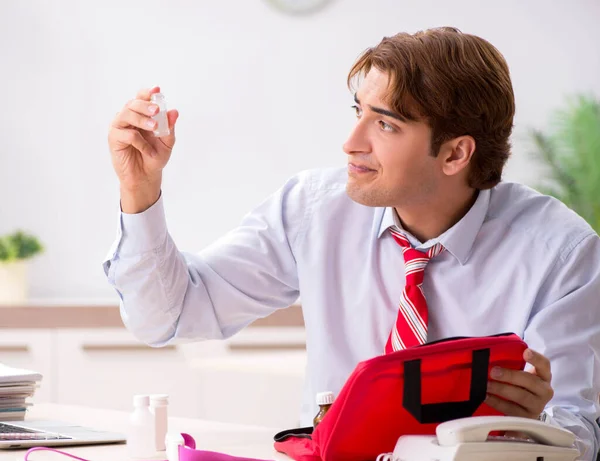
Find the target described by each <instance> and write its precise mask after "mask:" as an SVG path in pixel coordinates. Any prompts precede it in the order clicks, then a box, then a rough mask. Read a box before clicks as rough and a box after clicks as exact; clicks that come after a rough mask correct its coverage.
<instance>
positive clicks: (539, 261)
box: [104, 28, 600, 460]
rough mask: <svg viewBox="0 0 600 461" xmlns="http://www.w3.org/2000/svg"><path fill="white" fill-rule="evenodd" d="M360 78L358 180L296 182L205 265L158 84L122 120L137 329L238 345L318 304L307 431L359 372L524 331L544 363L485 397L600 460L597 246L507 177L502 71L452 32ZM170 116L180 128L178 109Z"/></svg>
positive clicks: (408, 43) (125, 262)
mask: <svg viewBox="0 0 600 461" xmlns="http://www.w3.org/2000/svg"><path fill="white" fill-rule="evenodd" d="M348 82H349V84H350V85H352V84H353V83H354V82H358V83H359V85H358V89H357V91H356V93H355V106H354V110H355V111H356V116H357V121H356V125H355V127H354V129H353V131H352V133H351V134H350V136H349V138H348V140H347V141H346V143H345V144H344V151H345V153H346V154H347V155H348V165H347V168H344V169H343V170H323V171H308V172H303V173H300V174H298V175H297V176H295V177H293V178H291V179H290V180H289V181H288V182H287V183H286V184H285V185H284V186H283V187H282V188H281V189H280V190H279V191H277V192H276V193H275V194H273V195H272V196H271V197H269V198H268V199H266V200H265V201H264V202H263V203H262V204H260V205H259V206H258V207H257V208H256V209H255V210H254V211H252V212H251V213H250V214H248V215H247V216H246V217H245V218H244V220H243V222H242V223H241V225H240V226H239V227H238V228H237V229H235V230H233V231H232V232H230V233H228V234H227V235H225V236H224V237H223V238H221V239H220V240H218V241H217V242H215V243H214V244H213V245H211V246H209V247H208V248H206V249H205V250H203V251H201V252H200V253H198V254H189V253H183V252H180V251H179V250H178V249H177V247H176V246H175V243H174V242H173V240H172V239H171V237H170V235H169V233H168V231H167V225H166V222H165V218H164V211H163V202H162V195H161V172H162V170H163V168H164V167H165V165H166V164H167V162H168V160H169V157H170V155H171V152H172V149H173V146H174V143H175V137H174V134H171V135H170V136H166V137H163V138H155V137H153V136H152V133H151V130H152V129H153V127H154V125H153V123H152V120H151V119H150V117H151V116H152V115H153V114H155V112H156V107H154V106H153V104H151V103H150V102H149V100H150V95H151V94H152V93H154V92H157V91H159V90H158V88H153V89H149V90H142V91H141V92H140V93H139V94H138V96H137V98H136V99H135V100H133V101H131V102H129V103H128V104H127V105H126V106H125V107H124V108H123V110H122V111H121V112H119V114H118V115H117V116H116V118H115V119H114V121H113V123H112V125H111V128H110V133H109V145H110V150H111V153H112V160H113V165H114V168H115V171H116V173H117V175H118V177H119V180H120V187H121V209H122V213H121V217H120V226H119V232H118V238H117V241H116V242H115V245H114V247H113V250H112V251H111V252H110V254H109V256H108V258H107V260H106V261H105V266H104V267H105V271H106V274H107V277H108V280H109V282H110V283H111V284H112V286H114V287H115V289H116V291H117V292H118V293H119V295H120V297H121V300H122V303H121V313H122V317H123V321H124V322H125V324H126V325H127V327H128V328H129V329H130V330H131V331H132V332H133V333H134V334H136V335H137V337H138V338H139V339H140V340H142V341H144V342H146V343H148V344H151V345H153V346H162V345H165V344H167V343H169V342H171V341H174V340H177V339H179V340H202V339H214V338H226V337H229V336H231V335H233V334H235V333H236V332H238V331H239V330H241V329H242V328H244V327H245V326H246V325H248V324H249V323H250V322H252V321H253V320H255V319H257V318H259V317H264V316H266V315H268V314H270V313H272V312H273V311H274V310H276V309H279V308H283V307H286V306H288V305H290V304H291V303H293V302H294V301H295V300H296V299H297V297H298V295H299V294H300V293H302V307H303V313H304V318H305V322H306V331H307V354H308V370H307V377H306V385H305V395H304V406H303V412H302V422H303V423H305V424H309V422H310V420H311V418H312V416H313V415H314V414H315V412H316V408H315V404H314V396H315V394H316V393H317V392H319V391H324V390H332V391H334V392H337V391H339V390H340V388H341V387H342V385H343V383H344V381H345V379H346V378H347V377H348V375H349V374H350V373H351V371H352V370H353V369H354V367H355V366H356V364H357V363H358V362H359V361H361V360H365V359H368V358H371V357H373V356H376V355H379V354H382V353H384V352H390V351H393V350H398V349H401V348H404V347H411V346H413V345H416V344H421V343H423V342H425V341H433V340H437V339H439V338H444V337H451V336H457V335H462V336H483V335H491V334H495V333H501V332H515V333H517V334H519V335H520V336H522V337H523V338H524V339H525V341H526V342H527V343H528V345H529V347H530V349H528V350H527V351H526V352H525V360H526V361H527V362H528V364H529V365H530V367H528V369H527V371H521V372H515V371H509V370H497V371H498V373H495V371H494V372H493V373H492V376H493V378H494V379H493V380H491V381H490V383H489V388H488V398H487V401H486V403H487V404H489V405H490V406H492V407H494V408H496V409H498V410H500V411H502V412H503V413H505V414H507V415H514V416H523V417H528V418H542V419H544V420H546V421H547V422H548V424H557V425H560V426H562V427H565V428H568V429H570V430H571V431H573V432H574V433H575V434H576V435H577V436H578V442H577V444H578V445H577V446H578V448H579V449H580V451H581V452H582V458H583V459H588V460H591V459H594V457H595V453H596V451H597V449H598V435H599V431H598V428H597V426H595V424H594V420H595V419H596V418H597V417H598V416H599V409H598V404H597V396H598V393H599V392H600V383H599V379H598V376H599V372H600V367H599V363H598V359H597V357H598V355H599V353H600V309H599V308H598V298H599V295H600V239H599V237H598V235H597V234H596V233H595V232H594V231H593V230H592V229H591V227H590V226H589V225H588V224H587V223H585V222H584V221H583V219H581V218H580V217H579V216H577V215H576V214H575V213H574V212H572V211H571V210H569V209H568V208H566V207H565V206H564V205H563V204H561V203H559V202H558V201H556V200H555V199H552V198H550V197H547V196H543V195H540V194H538V193H536V192H535V191H533V190H531V189H529V188H527V187H525V186H522V185H519V184H514V183H507V182H502V181H501V176H502V170H503V167H504V164H505V162H506V160H507V158H508V156H509V149H510V147H509V136H510V134H511V131H512V126H513V115H514V110H515V108H514V95H513V90H512V84H511V81H510V76H509V70H508V67H507V65H506V62H505V61H504V58H503V57H502V55H501V54H500V53H499V52H498V51H497V50H496V49H495V48H494V47H493V46H492V45H491V44H489V43H488V42H487V41H485V40H483V39H481V38H479V37H476V36H472V35H468V34H463V33H461V32H460V31H458V30H456V29H453V28H441V29H433V30H428V31H425V32H419V33H417V34H414V35H409V34H405V33H403V34H398V35H396V36H394V37H391V38H385V39H383V40H382V42H381V43H379V44H378V45H377V46H376V47H374V48H372V49H369V50H367V51H366V52H365V53H364V54H363V55H362V56H361V57H360V58H359V60H358V61H357V62H356V63H355V65H354V66H353V68H352V69H351V71H350V74H349V78H348ZM168 118H169V123H170V126H171V127H172V128H173V129H174V127H175V124H176V121H177V118H178V113H177V111H175V110H172V111H170V112H169V114H168ZM416 251H418V253H417V252H416ZM405 264H406V266H405ZM415 277H416V278H415ZM550 365H552V368H551V366H550Z"/></svg>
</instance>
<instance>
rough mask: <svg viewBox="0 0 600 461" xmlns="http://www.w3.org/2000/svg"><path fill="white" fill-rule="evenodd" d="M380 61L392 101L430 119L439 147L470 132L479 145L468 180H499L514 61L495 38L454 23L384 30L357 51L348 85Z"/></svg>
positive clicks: (482, 184) (511, 109)
mask: <svg viewBox="0 0 600 461" xmlns="http://www.w3.org/2000/svg"><path fill="white" fill-rule="evenodd" d="M373 67H374V68H376V69H378V70H379V71H381V72H385V73H387V74H388V75H389V76H390V85H389V89H388V90H389V91H388V93H387V94H386V96H385V100H386V102H387V103H388V104H389V105H390V107H391V109H392V110H393V111H394V112H397V113H398V114H400V115H402V116H403V117H405V118H407V119H408V120H412V121H425V122H427V123H428V124H429V126H430V127H431V129H432V139H431V148H432V155H434V156H435V155H437V154H438V153H439V149H440V147H441V145H442V143H444V142H446V141H448V140H450V139H453V138H456V137H458V136H463V135H470V136H472V137H473V138H474V139H475V143H476V147H475V152H474V154H473V157H472V159H471V162H470V171H469V178H468V182H469V185H470V186H471V187H473V188H475V189H489V188H491V187H494V186H495V185H496V184H498V183H499V182H500V180H501V179H502V170H503V168H504V165H505V163H506V161H507V160H508V157H509V156H510V142H509V137H510V134H511V131H512V127H513V117H514V113H515V101H514V94H513V88H512V84H511V80H510V73H509V70H508V65H507V64H506V61H505V60H504V57H503V56H502V55H501V54H500V52H499V51H498V50H497V49H496V48H495V47H494V46H493V45H492V44H490V43H489V42H487V41H486V40H484V39H482V38H480V37H477V36H474V35H469V34H465V33H462V32H461V31H460V30H458V29H456V28H453V27H441V28H435V29H429V30H425V31H419V32H417V33H415V34H414V35H411V34H408V33H400V34H397V35H394V36H393V37H385V38H384V39H383V40H382V41H381V42H380V43H379V44H378V45H377V46H375V47H373V48H369V49H367V50H366V51H365V52H364V53H363V54H362V55H361V56H360V57H359V58H358V60H357V61H356V63H355V64H354V66H353V67H352V69H351V70H350V73H349V74H348V86H349V87H352V81H353V80H354V79H355V77H361V76H365V75H366V74H367V73H368V72H369V70H371V68H373Z"/></svg>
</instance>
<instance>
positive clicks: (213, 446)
mask: <svg viewBox="0 0 600 461" xmlns="http://www.w3.org/2000/svg"><path fill="white" fill-rule="evenodd" d="M128 418H129V414H128V413H126V412H121V411H116V410H99V409H95V408H88V407H79V406H69V405H55V404H37V405H34V406H33V407H32V409H31V411H30V412H29V414H28V416H27V419H28V420H33V419H54V420H61V421H67V422H69V423H77V424H81V425H82V426H88V427H93V428H95V429H102V430H108V431H113V432H122V433H126V429H127V421H128ZM169 431H178V432H186V433H188V434H190V435H191V436H192V437H194V439H195V440H196V446H197V448H198V449H200V450H212V451H219V452H222V453H227V454H229V455H234V456H245V457H255V458H261V459H266V460H275V461H289V460H290V458H288V457H287V456H285V455H282V454H281V453H277V452H276V451H275V450H274V449H273V435H274V434H275V433H276V432H277V431H278V429H272V428H265V427H259V426H245V425H235V424H226V423H217V422H212V421H206V420H199V419H190V418H169ZM55 448H57V449H59V450H63V451H66V452H68V453H72V454H74V455H76V456H80V457H82V458H86V459H88V460H90V461H109V460H110V461H113V460H114V461H126V460H128V459H130V458H129V456H128V453H127V447H126V445H125V444H115V445H95V446H80V447H55ZM26 451H27V450H0V461H8V460H10V461H23V456H24V454H25V452H26ZM70 459H71V458H67V457H65V456H60V455H57V454H54V453H51V452H46V451H42V452H35V453H32V454H31V455H30V456H29V460H30V461H40V460H42V461H45V460H51V461H69V460H70ZM157 459H166V456H164V457H162V458H157Z"/></svg>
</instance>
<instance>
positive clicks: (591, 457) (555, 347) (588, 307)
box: [524, 234, 600, 461]
mask: <svg viewBox="0 0 600 461" xmlns="http://www.w3.org/2000/svg"><path fill="white" fill-rule="evenodd" d="M524 339H525V341H526V342H527V344H528V345H529V347H530V348H532V349H534V350H536V351H537V352H539V353H541V354H543V355H544V356H545V357H547V358H548V359H549V360H550V364H551V367H552V387H553V389H554V397H553V398H552V399H551V400H550V402H549V403H548V405H547V406H546V409H545V411H546V413H547V414H548V416H549V418H548V422H549V423H550V424H557V425H559V426H561V427H564V428H566V429H569V430H570V431H572V432H573V433H575V435H576V436H577V438H578V441H577V447H578V448H579V450H580V452H581V453H582V456H581V459H584V460H588V461H595V460H596V456H597V452H598V448H599V440H600V430H599V428H598V425H597V424H596V421H595V420H596V419H597V418H598V417H599V416H600V410H599V405H598V395H599V393H600V363H599V358H600V238H598V236H597V235H596V234H588V235H586V236H583V237H582V238H581V239H580V240H579V241H577V242H574V244H573V246H572V248H569V249H567V250H566V251H565V252H564V253H563V254H562V255H560V257H559V258H558V259H557V261H556V264H555V266H554V267H553V268H552V269H551V271H550V272H549V274H548V277H547V279H546V283H545V284H544V286H543V288H542V290H541V291H540V296H539V298H538V300H537V302H536V305H535V306H534V309H533V312H532V315H531V317H530V320H529V322H528V325H527V326H526V329H525V335H524Z"/></svg>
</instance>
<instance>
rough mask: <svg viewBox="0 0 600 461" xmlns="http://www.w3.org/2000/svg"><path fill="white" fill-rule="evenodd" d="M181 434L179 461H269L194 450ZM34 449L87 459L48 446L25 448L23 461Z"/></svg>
mask: <svg viewBox="0 0 600 461" xmlns="http://www.w3.org/2000/svg"><path fill="white" fill-rule="evenodd" d="M181 435H182V436H183V440H184V442H185V443H184V445H182V446H180V447H179V461H269V460H261V459H256V458H240V457H239V456H231V455H226V454H225V453H217V452H216V451H205V450H196V441H195V440H194V438H193V437H192V436H191V435H189V434H181ZM34 451H51V452H54V453H59V454H61V455H65V456H68V457H69V458H73V459H76V460H77V461H89V460H87V459H85V458H80V457H79V456H75V455H72V454H70V453H67V452H65V451H61V450H55V449H54V448H48V447H34V448H30V449H29V450H27V453H25V458H24V461H32V460H29V455H30V454H31V453H33V452H34ZM153 461H155V460H153ZM165 461H166V460H165Z"/></svg>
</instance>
